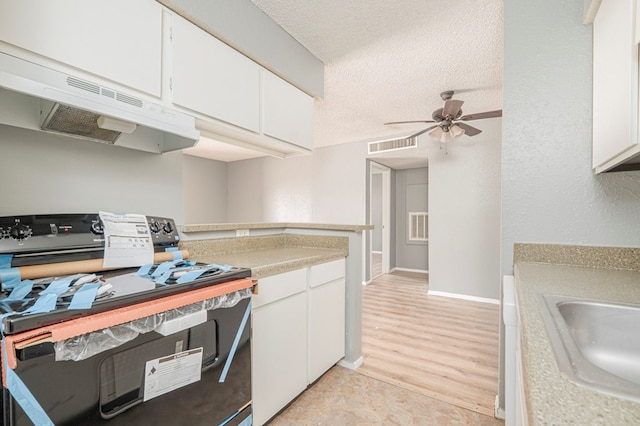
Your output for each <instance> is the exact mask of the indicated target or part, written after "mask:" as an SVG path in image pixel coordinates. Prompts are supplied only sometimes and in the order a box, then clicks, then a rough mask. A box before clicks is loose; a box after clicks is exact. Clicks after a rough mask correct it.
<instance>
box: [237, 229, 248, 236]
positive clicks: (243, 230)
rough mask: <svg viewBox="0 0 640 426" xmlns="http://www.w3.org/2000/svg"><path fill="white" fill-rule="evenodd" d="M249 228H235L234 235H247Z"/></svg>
mask: <svg viewBox="0 0 640 426" xmlns="http://www.w3.org/2000/svg"><path fill="white" fill-rule="evenodd" d="M248 236H249V230H248V229H236V237H248Z"/></svg>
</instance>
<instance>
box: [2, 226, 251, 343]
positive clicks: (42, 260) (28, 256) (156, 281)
mask: <svg viewBox="0 0 640 426" xmlns="http://www.w3.org/2000/svg"><path fill="white" fill-rule="evenodd" d="M147 220H148V224H149V234H150V235H151V236H152V239H153V245H154V251H155V252H156V253H159V252H165V251H176V250H177V249H178V247H177V245H178V242H179V237H178V233H177V230H176V226H175V223H174V222H173V220H172V219H168V218H158V217H154V218H149V217H148V218H147ZM102 232H103V228H102V226H101V222H100V218H99V216H98V215H86V214H74V215H69V214H66V215H35V216H17V217H0V274H1V273H2V272H3V271H5V272H6V271H8V270H9V269H8V268H11V269H16V267H18V268H22V267H31V266H33V265H41V266H46V265H47V264H59V263H61V262H62V263H64V262H72V261H78V260H83V261H84V260H86V259H87V258H91V259H96V258H97V259H100V258H101V257H102V256H103V253H104V244H105V243H104V241H105V239H104V237H103V235H102ZM177 253H179V252H177ZM7 259H9V262H10V264H9V265H7V264H6V262H7ZM174 259H175V260H172V261H167V262H157V263H153V264H147V265H144V266H142V267H140V268H121V269H115V270H110V271H83V272H82V273H78V274H73V275H62V276H50V277H43V278H37V279H32V280H28V281H25V280H22V281H18V282H19V285H16V284H15V283H13V284H12V285H11V286H9V285H5V282H4V281H5V275H2V280H3V285H2V296H0V318H2V326H3V329H2V332H3V333H4V334H16V333H21V332H24V331H27V330H32V329H35V328H40V327H44V326H47V325H52V324H56V323H59V322H63V321H68V320H72V319H76V318H81V317H85V316H89V315H93V314H96V313H100V312H105V311H108V310H112V309H116V308H120V307H124V306H130V305H133V304H136V303H142V302H146V301H150V300H154V299H157V298H161V297H166V296H171V295H173V294H178V293H181V292H184V291H189V290H194V289H198V288H203V287H208V286H212V285H216V284H221V283H225V282H228V281H232V280H235V279H240V278H247V277H250V276H251V270H250V269H248V268H237V267H232V266H229V265H217V264H204V263H196V262H192V261H189V260H185V259H181V258H180V256H174ZM3 262H4V263H5V264H4V265H2V263H3ZM85 296H86V297H85Z"/></svg>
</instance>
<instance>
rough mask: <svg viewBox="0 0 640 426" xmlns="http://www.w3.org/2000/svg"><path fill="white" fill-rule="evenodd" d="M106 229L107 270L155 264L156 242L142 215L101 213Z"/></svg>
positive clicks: (104, 263)
mask: <svg viewBox="0 0 640 426" xmlns="http://www.w3.org/2000/svg"><path fill="white" fill-rule="evenodd" d="M100 219H101V220H102V225H103V228H104V260H103V266H104V267H105V268H126V267H131V266H141V265H146V264H147V263H153V240H152V239H151V232H150V231H149V223H148V222H147V217H146V216H145V215H142V214H115V213H107V212H102V211H101V212H100Z"/></svg>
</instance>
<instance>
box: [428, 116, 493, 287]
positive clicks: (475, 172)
mask: <svg viewBox="0 0 640 426" xmlns="http://www.w3.org/2000/svg"><path fill="white" fill-rule="evenodd" d="M476 125H477V127H478V128H480V129H482V130H483V131H482V133H480V134H479V135H477V136H473V137H469V136H461V137H460V138H458V139H455V140H454V141H452V142H450V143H449V147H448V154H445V150H444V149H442V150H441V149H439V148H440V147H439V145H440V144H439V143H437V142H433V141H431V142H430V145H429V290H430V291H441V292H447V293H456V294H461V295H467V296H475V297H483V298H491V299H499V297H500V296H499V295H500V141H501V134H500V133H501V119H489V120H483V121H482V122H478V123H477V124H476Z"/></svg>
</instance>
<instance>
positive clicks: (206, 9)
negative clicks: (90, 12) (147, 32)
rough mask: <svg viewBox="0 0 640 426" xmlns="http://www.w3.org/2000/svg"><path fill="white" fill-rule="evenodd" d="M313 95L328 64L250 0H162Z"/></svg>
mask: <svg viewBox="0 0 640 426" xmlns="http://www.w3.org/2000/svg"><path fill="white" fill-rule="evenodd" d="M158 1H159V3H162V4H164V5H165V6H167V7H168V8H169V9H172V10H175V11H176V12H177V13H179V14H180V15H182V16H184V17H185V18H187V19H189V20H191V21H192V22H194V23H196V24H197V25H199V26H200V27H202V28H203V29H204V30H206V31H208V32H210V33H211V34H213V35H215V36H216V37H218V38H219V39H221V40H222V41H224V42H225V43H227V44H228V45H230V46H231V47H233V48H235V49H236V50H238V51H240V52H242V53H243V54H244V55H246V56H248V57H250V58H251V59H253V60H254V61H256V62H257V63H259V64H260V65H262V66H263V67H265V68H267V69H269V70H271V71H272V72H274V73H275V74H278V75H280V76H281V77H282V78H284V79H285V80H288V81H289V82H290V83H291V84H293V85H295V86H298V88H300V89H301V90H303V91H305V92H307V93H309V94H310V95H312V96H319V97H322V96H323V90H324V89H323V87H324V64H323V63H322V62H321V61H320V60H319V59H318V58H316V57H315V56H313V55H312V54H311V53H310V52H309V51H308V50H307V49H305V48H304V47H302V45H301V44H300V43H298V42H297V41H296V40H295V39H294V38H293V37H291V36H290V35H289V34H288V33H287V32H286V31H285V30H283V29H282V28H281V27H280V26H279V25H278V24H276V23H275V22H274V21H273V20H271V18H269V17H268V16H267V15H266V14H264V13H263V12H262V11H261V10H260V9H259V8H258V7H257V6H256V5H254V4H253V3H251V1H249V0H158Z"/></svg>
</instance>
